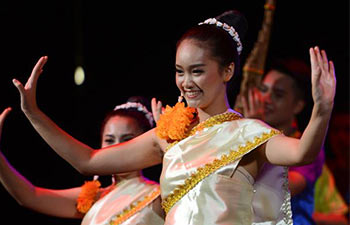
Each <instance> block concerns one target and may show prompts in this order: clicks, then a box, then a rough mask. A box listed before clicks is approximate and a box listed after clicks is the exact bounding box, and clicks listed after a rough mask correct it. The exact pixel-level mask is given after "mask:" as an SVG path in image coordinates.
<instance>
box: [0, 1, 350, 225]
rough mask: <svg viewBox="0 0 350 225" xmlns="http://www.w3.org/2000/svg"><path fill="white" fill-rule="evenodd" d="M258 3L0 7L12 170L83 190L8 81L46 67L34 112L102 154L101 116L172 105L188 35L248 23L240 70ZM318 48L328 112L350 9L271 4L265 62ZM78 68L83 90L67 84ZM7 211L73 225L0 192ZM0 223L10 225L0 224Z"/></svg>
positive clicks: (342, 76) (344, 59) (343, 84)
mask: <svg viewBox="0 0 350 225" xmlns="http://www.w3.org/2000/svg"><path fill="white" fill-rule="evenodd" d="M264 3H265V1H250V0H249V1H248V0H236V1H233V0H231V1H228V0H216V1H207V2H206V1H160V2H151V1H140V2H138V1H126V2H123V1H105V0H100V1H71V0H70V1H68V0H60V1H8V0H7V1H2V3H1V6H0V29H1V35H0V46H1V47H0V57H1V75H0V90H1V93H0V94H1V101H0V110H1V111H2V110H3V109H4V108H5V107H8V106H11V107H12V108H13V111H12V112H11V114H10V116H9V117H8V119H7V121H6V123H5V126H4V132H3V139H2V143H1V147H2V149H3V150H2V151H3V152H4V154H5V155H6V156H7V158H8V159H9V161H10V162H11V163H12V165H13V166H14V167H15V168H16V169H17V170H18V171H19V172H20V173H22V174H23V175H24V176H25V177H26V178H28V179H29V180H30V181H31V182H32V183H33V184H34V185H36V186H41V187H45V188H53V189H60V188H70V187H75V186H80V185H82V183H83V182H84V180H86V179H90V177H83V176H82V175H80V174H79V173H78V172H76V171H75V170H74V169H73V168H72V167H71V166H70V165H69V164H68V163H66V162H65V161H64V160H63V159H61V158H60V157H59V156H57V155H56V153H54V151H53V150H51V149H50V148H49V146H48V145H47V144H46V143H45V142H44V141H43V140H42V139H41V138H40V136H39V135H38V134H37V133H36V132H35V131H34V130H33V128H32V127H31V125H30V124H29V122H28V121H27V120H26V118H25V116H24V115H23V113H22V112H21V110H20V106H19V103H20V101H19V100H20V99H19V93H18V92H17V89H16V88H15V87H14V86H13V84H12V82H11V80H12V78H17V79H18V80H20V81H22V82H23V83H25V81H26V79H27V78H28V77H29V75H30V72H31V70H32V68H33V66H34V65H35V63H36V61H37V60H38V59H39V58H40V57H41V56H42V55H48V56H49V61H48V63H47V64H46V66H45V68H44V73H43V74H42V76H41V77H40V79H39V82H38V97H37V98H38V104H39V107H40V108H41V109H42V110H43V111H44V112H45V113H46V114H47V115H49V116H50V117H51V118H52V119H53V120H54V121H55V122H56V123H57V124H58V125H59V126H61V127H62V128H63V129H64V130H66V131H67V132H68V133H70V134H71V135H72V136H74V137H76V138H77V139H79V140H81V141H83V142H84V143H86V144H88V145H90V146H92V147H96V148H97V147H99V126H100V123H101V121H102V119H103V117H104V115H105V113H106V112H107V111H109V110H111V109H113V108H114V106H115V105H117V104H121V103H123V102H124V101H126V99H127V97H129V96H132V95H143V96H146V97H149V98H151V97H157V98H159V99H160V100H162V101H163V102H164V104H170V105H173V104H174V103H175V102H176V101H177V96H178V91H177V88H176V86H175V82H174V79H175V76H174V56H175V44H176V41H177V39H178V38H179V37H180V35H181V34H182V33H183V32H184V31H185V30H186V29H187V28H189V27H191V26H193V25H195V24H197V23H198V22H200V21H203V20H205V19H207V18H209V17H215V16H217V15H218V14H220V13H222V12H224V11H225V10H228V9H238V10H239V11H241V12H242V13H244V14H245V16H246V17H247V20H248V23H249V30H248V33H247V35H246V38H245V40H244V41H243V46H244V50H243V54H242V64H243V63H244V60H245V58H246V57H247V54H248V53H249V51H250V50H251V48H252V46H253V44H254V41H255V40H256V37H257V33H258V30H259V29H260V26H261V21H262V19H263V6H264ZM315 45H318V46H320V48H322V49H325V50H326V51H327V54H328V57H329V59H331V60H333V61H334V63H335V67H336V74H337V81H338V87H337V95H336V104H335V110H341V109H348V102H349V78H348V77H349V1H347V0H339V1H315V0H312V1H305V0H304V1H302V0H294V1H282V0H280V1H279V0H277V8H276V12H275V17H274V26H273V30H272V36H271V43H270V51H269V58H271V57H272V56H283V55H292V56H296V57H300V58H302V59H304V60H305V61H306V62H309V58H308V57H309V56H308V49H309V48H310V47H312V46H315ZM78 64H82V65H83V67H84V69H85V75H86V80H85V82H84V83H83V85H81V86H76V85H75V84H74V80H73V75H74V70H75V67H76V66H77V65H78ZM0 199H1V202H2V206H3V207H5V208H4V209H3V210H2V213H1V219H0V220H1V222H0V224H7V223H9V222H10V221H11V222H12V224H20V223H23V222H27V221H28V222H33V223H35V224H80V221H79V220H67V219H57V218H52V217H49V216H45V215H41V214H38V213H36V212H32V211H31V210H27V209H25V208H22V207H21V206H19V205H18V204H17V203H16V201H15V200H14V199H13V198H12V197H11V196H10V195H9V194H8V193H7V192H6V190H5V189H4V188H3V187H2V186H0ZM2 221H7V223H5V222H4V223H3V222H2Z"/></svg>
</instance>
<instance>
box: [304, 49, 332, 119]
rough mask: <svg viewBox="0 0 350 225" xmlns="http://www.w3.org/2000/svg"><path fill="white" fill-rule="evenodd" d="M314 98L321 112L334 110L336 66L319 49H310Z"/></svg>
mask: <svg viewBox="0 0 350 225" xmlns="http://www.w3.org/2000/svg"><path fill="white" fill-rule="evenodd" d="M310 61H311V73H312V80H311V81H312V98H313V100H314V104H315V105H316V106H317V107H319V109H320V110H321V112H323V111H326V112H327V111H329V110H332V108H333V104H334V96H335V90H336V78H335V70H334V64H333V62H332V61H328V59H327V54H326V52H325V51H324V50H321V51H320V49H319V48H318V47H315V48H310Z"/></svg>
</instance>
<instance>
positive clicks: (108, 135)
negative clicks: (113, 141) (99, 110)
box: [105, 134, 114, 137]
mask: <svg viewBox="0 0 350 225" xmlns="http://www.w3.org/2000/svg"><path fill="white" fill-rule="evenodd" d="M105 137H114V135H113V134H106V135H105Z"/></svg>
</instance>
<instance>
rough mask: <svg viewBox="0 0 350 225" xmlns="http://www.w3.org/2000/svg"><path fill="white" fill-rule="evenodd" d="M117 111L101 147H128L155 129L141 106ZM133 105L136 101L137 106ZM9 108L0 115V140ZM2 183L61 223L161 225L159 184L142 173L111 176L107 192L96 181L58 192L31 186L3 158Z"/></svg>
mask: <svg viewBox="0 0 350 225" xmlns="http://www.w3.org/2000/svg"><path fill="white" fill-rule="evenodd" d="M131 99H134V100H138V102H127V103H125V104H122V105H118V106H116V107H115V109H114V110H113V111H111V112H109V113H108V114H107V115H106V117H105V119H104V121H103V123H102V128H101V132H102V134H101V146H102V147H107V146H110V145H113V144H118V143H123V142H125V141H128V140H130V139H132V138H134V137H136V136H138V135H140V134H142V133H144V132H146V131H147V130H149V129H151V128H152V127H153V118H152V114H151V113H150V112H148V110H147V108H146V107H145V106H144V105H143V104H142V103H140V102H142V101H140V100H142V98H140V97H133V98H131ZM134 100H133V101H134ZM9 112H10V108H7V109H5V110H4V111H3V113H2V114H0V138H1V131H2V127H3V123H4V120H5V118H6V116H7V114H8V113H9ZM0 181H1V183H2V184H3V185H4V187H5V188H6V190H7V191H8V192H9V193H10V194H11V195H12V196H13V197H14V198H15V199H16V201H17V202H18V203H19V204H20V205H22V206H24V207H27V208H29V209H32V210H34V211H37V212H40V213H43V214H47V215H51V216H56V217H62V218H82V223H81V224H82V225H100V224H101V225H102V224H106V223H108V224H112V225H114V224H123V225H128V224H129V225H131V224H132V225H136V224H138V225H149V224H152V225H162V224H164V219H163V217H164V212H163V210H162V208H161V205H160V190H159V184H157V183H155V182H152V181H149V180H147V179H146V178H145V177H143V176H142V172H141V171H132V172H128V173H123V174H114V175H112V183H111V185H110V186H108V187H104V188H102V187H100V183H99V181H98V180H96V179H94V180H93V181H87V182H85V184H84V185H83V186H82V187H76V188H70V189H64V190H54V189H47V188H41V187H37V186H34V185H32V184H31V183H30V182H29V181H28V180H27V179H25V178H24V177H23V176H21V175H20V174H19V173H18V172H17V171H16V170H15V169H14V168H13V167H12V166H11V165H10V164H9V162H8V161H7V160H6V158H5V156H4V155H3V153H2V152H0Z"/></svg>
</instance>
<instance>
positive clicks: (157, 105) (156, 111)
mask: <svg viewBox="0 0 350 225" xmlns="http://www.w3.org/2000/svg"><path fill="white" fill-rule="evenodd" d="M151 106H152V114H153V118H154V121H156V123H157V121H158V120H159V118H160V115H161V114H162V112H163V104H162V102H161V101H157V99H156V98H152V101H151Z"/></svg>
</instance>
